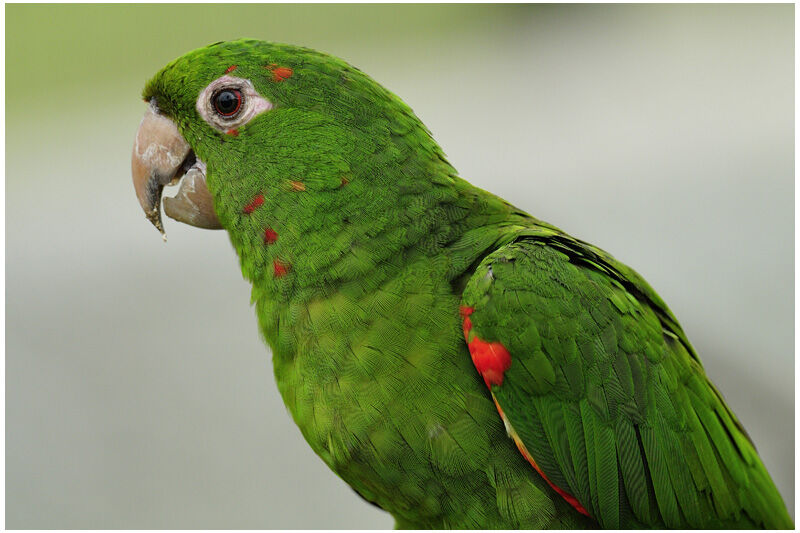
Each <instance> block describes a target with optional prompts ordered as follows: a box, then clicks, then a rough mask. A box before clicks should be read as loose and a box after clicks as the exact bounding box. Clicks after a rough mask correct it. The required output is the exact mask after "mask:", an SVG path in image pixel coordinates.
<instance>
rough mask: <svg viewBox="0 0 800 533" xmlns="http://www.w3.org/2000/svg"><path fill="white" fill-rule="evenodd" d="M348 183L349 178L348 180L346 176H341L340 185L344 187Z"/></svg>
mask: <svg viewBox="0 0 800 533" xmlns="http://www.w3.org/2000/svg"><path fill="white" fill-rule="evenodd" d="M348 183H350V180H348V179H347V178H346V177H344V176H342V187H344V186H345V185H347V184H348Z"/></svg>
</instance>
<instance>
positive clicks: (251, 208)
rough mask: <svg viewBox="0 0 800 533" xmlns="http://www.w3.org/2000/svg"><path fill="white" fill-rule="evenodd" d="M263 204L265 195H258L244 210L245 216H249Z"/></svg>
mask: <svg viewBox="0 0 800 533" xmlns="http://www.w3.org/2000/svg"><path fill="white" fill-rule="evenodd" d="M263 204H264V195H263V194H258V195H256V197H255V198H253V200H252V201H251V202H250V203H249V204H247V205H246V206H244V209H243V211H244V214H245V215H249V214H250V213H252V212H253V211H255V210H256V209H258V208H259V207H261V206H262V205H263Z"/></svg>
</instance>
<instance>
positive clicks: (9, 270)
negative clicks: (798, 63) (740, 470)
mask: <svg viewBox="0 0 800 533" xmlns="http://www.w3.org/2000/svg"><path fill="white" fill-rule="evenodd" d="M5 10H6V11H5V12H6V526H7V527H8V528H12V529H16V528H65V529H70V528H82V529H83V528H86V529H93V528H181V529H183V528H187V529H188V528H389V527H392V526H393V520H392V519H391V518H390V517H389V515H387V514H385V513H383V512H382V511H380V510H378V509H376V508H375V507H372V506H370V505H368V504H366V503H364V502H363V501H362V500H361V499H360V498H359V497H357V496H356V495H355V493H353V492H352V491H351V490H350V489H349V488H348V487H347V486H346V485H345V484H344V482H342V481H341V480H340V479H339V478H337V477H336V476H335V475H334V474H333V473H331V472H330V471H329V470H328V469H327V467H326V466H325V465H324V464H323V463H322V461H321V460H320V459H318V458H317V457H316V456H315V455H314V454H313V453H312V452H311V450H310V449H309V447H308V446H307V445H306V443H305V442H304V441H303V439H302V437H301V435H300V432H299V430H298V429H297V428H296V427H295V426H294V424H293V422H292V420H291V419H290V417H289V415H288V414H287V412H286V410H285V408H284V406H283V404H282V402H281V400H280V398H279V396H278V392H277V389H276V386H275V384H274V378H273V375H272V368H271V362H270V354H269V352H268V350H267V349H266V348H265V347H264V345H263V344H262V343H261V340H260V338H259V333H258V331H257V327H256V320H255V315H254V312H253V310H252V309H250V308H249V307H248V302H249V293H250V287H249V285H248V284H247V283H246V282H245V281H244V280H243V279H242V277H241V273H240V271H239V267H238V261H237V259H236V257H235V254H234V252H233V249H232V248H231V246H230V244H229V243H228V239H227V236H226V235H225V234H224V233H222V232H210V231H203V230H198V229H195V228H191V227H188V226H184V225H181V224H178V223H176V222H174V221H172V220H171V219H167V221H166V230H167V234H168V235H169V242H168V243H167V244H164V243H163V242H161V239H160V237H159V236H158V234H157V232H156V231H155V230H154V229H153V228H152V227H151V226H150V224H149V223H148V222H147V221H146V220H145V218H144V215H143V214H142V212H141V209H140V207H139V205H138V203H137V201H136V198H135V196H134V192H133V187H132V185H131V180H130V153H131V147H132V144H133V137H134V133H135V131H136V128H137V127H138V124H139V120H140V117H141V115H142V114H143V112H144V110H145V104H144V103H143V102H142V101H141V99H140V96H139V95H140V91H141V88H142V86H143V84H144V82H145V81H146V80H147V79H148V78H149V77H150V76H152V75H153V74H154V73H155V72H156V71H157V70H158V69H160V68H161V67H162V66H163V65H165V64H166V63H167V62H168V61H170V60H172V59H173V58H175V57H177V56H179V55H182V54H184V53H185V52H187V51H189V50H192V49H194V48H197V47H200V46H204V45H206V44H208V43H211V42H214V41H218V40H227V39H234V38H238V37H252V38H259V39H265V40H274V41H283V42H289V43H293V44H299V45H304V46H309V47H312V48H317V49H320V50H324V51H326V52H329V53H332V54H334V55H338V56H340V57H342V58H344V59H346V60H347V61H349V62H350V63H352V64H353V65H355V66H357V67H359V68H360V69H362V70H364V71H365V72H367V73H369V74H370V75H371V76H373V77H374V78H375V79H376V80H378V81H379V82H380V83H382V84H384V85H385V86H386V87H388V88H389V89H390V90H392V91H393V92H395V93H396V94H398V95H399V96H400V97H401V98H403V99H404V100H405V101H406V102H407V103H408V104H409V105H410V106H411V107H412V108H413V109H414V110H415V111H416V113H417V115H418V116H419V117H420V118H421V119H422V120H423V122H425V123H426V124H427V126H428V127H429V128H430V129H431V130H432V131H433V134H434V137H435V138H436V139H437V140H438V141H439V143H440V144H441V145H442V147H443V148H444V150H445V152H446V153H447V154H448V156H449V159H450V161H451V162H452V163H453V165H454V166H455V167H456V168H458V169H459V171H460V173H461V175H462V176H463V177H465V178H466V179H468V180H470V181H471V182H472V183H474V184H476V185H478V186H480V187H482V188H485V189H488V190H490V191H492V192H494V193H496V194H498V195H500V196H502V197H505V198H506V199H508V200H511V201H512V202H513V203H515V204H516V205H518V206H519V207H521V208H524V209H525V210H527V211H529V212H531V213H533V214H535V215H536V216H538V217H539V218H542V219H544V220H547V221H549V222H552V223H554V224H556V225H558V226H560V227H562V228H563V229H565V230H566V231H568V232H570V233H572V234H573V235H575V236H578V237H580V238H582V239H584V240H587V241H590V242H592V243H594V244H596V245H598V246H601V247H603V248H605V249H606V250H608V251H610V252H611V253H613V254H614V255H615V256H617V257H618V258H620V259H621V260H623V261H625V262H626V263H628V264H629V265H631V266H633V267H634V268H636V269H637V270H638V271H639V272H640V273H641V274H643V275H644V276H645V278H647V279H648V280H649V281H650V283H651V284H652V285H653V286H654V287H655V288H656V289H657V290H658V291H659V293H660V294H661V296H662V297H663V298H664V299H665V300H666V301H667V302H668V303H669V305H670V306H671V307H672V310H673V311H674V312H675V314H676V315H677V316H678V317H679V319H680V320H681V322H682V324H683V326H684V328H685V329H686V331H687V332H688V334H689V337H690V338H691V339H692V341H693V343H694V344H695V347H696V348H697V349H698V351H699V353H700V355H701V357H702V359H703V361H704V364H705V368H706V370H707V372H708V374H709V375H710V376H711V378H712V379H713V381H714V382H715V383H716V384H717V385H718V387H719V388H720V389H721V391H722V392H723V394H724V395H725V397H726V398H727V400H728V402H729V404H730V405H731V407H732V408H733V410H734V411H735V412H736V413H737V414H738V415H739V418H740V419H741V421H742V422H743V424H744V425H745V427H747V429H748V431H749V433H750V435H751V436H752V438H753V440H754V441H755V444H756V445H757V447H758V450H759V452H760V454H761V457H762V458H763V460H764V462H765V463H766V465H767V467H768V469H769V471H770V472H771V473H772V476H773V478H774V479H775V482H776V483H777V485H778V487H779V489H780V490H781V492H782V494H783V496H784V499H785V500H786V503H787V505H788V506H789V509H790V512H791V513H792V515H794V495H795V493H794V471H795V469H794V434H795V432H794V357H793V354H794V344H793V338H794V337H793V324H794V296H793V295H794V232H793V228H794V216H793V215H794V211H793V207H794V170H793V169H794V56H793V50H794V34H793V31H794V27H793V21H794V6H793V5H789V4H784V5H767V4H762V5H644V6H628V5H613V6H603V5H589V6H585V5H568V6H560V5H544V6H528V5H513V6H499V5H498V6H485V5H467V6H461V5H422V6H420V5H380V6H374V5H357V6H353V5H202V6H193V5H142V6H136V5H113V6H105V5H13V4H12V5H7V6H6V8H5Z"/></svg>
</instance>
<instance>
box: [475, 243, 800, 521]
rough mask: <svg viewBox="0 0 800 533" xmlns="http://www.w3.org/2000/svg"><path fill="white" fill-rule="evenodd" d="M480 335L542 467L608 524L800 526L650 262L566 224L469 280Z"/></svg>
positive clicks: (514, 424) (505, 400) (515, 421)
mask: <svg viewBox="0 0 800 533" xmlns="http://www.w3.org/2000/svg"><path fill="white" fill-rule="evenodd" d="M463 305H464V306H465V307H469V308H472V313H471V315H470V317H469V318H470V320H471V328H472V329H471V330H470V331H471V334H472V335H473V336H478V337H479V338H480V339H482V340H484V341H486V342H500V343H502V344H503V346H504V347H505V348H506V349H507V350H508V352H509V353H510V355H511V359H512V362H511V366H510V367H509V368H508V370H507V371H506V372H505V374H504V380H503V382H502V384H501V385H492V393H493V395H494V397H495V399H496V401H497V402H498V404H499V406H500V407H501V408H502V410H503V413H504V416H505V418H506V420H507V423H508V424H510V427H511V430H510V431H511V432H516V434H517V435H518V438H519V440H521V442H522V443H523V444H524V447H525V448H526V449H527V451H528V452H529V454H530V455H531V456H532V457H533V459H534V460H535V462H536V463H537V465H538V467H539V468H540V469H541V471H542V472H543V473H544V474H545V475H546V476H547V478H548V479H549V480H550V481H551V482H552V483H553V484H555V485H556V486H558V487H559V488H561V489H562V490H564V491H565V492H567V493H569V494H571V495H573V496H574V497H575V498H576V499H577V500H578V501H579V502H580V504H581V505H582V506H583V507H584V508H585V509H586V510H587V512H588V513H589V514H590V515H591V516H592V517H594V518H595V519H596V520H597V521H598V522H599V523H600V524H601V525H602V526H604V527H608V528H618V527H648V526H650V527H671V528H687V527H691V528H728V527H746V528H753V527H767V528H791V527H793V526H792V521H791V518H790V517H789V515H788V513H787V511H786V508H785V505H784V503H783V501H782V499H781V497H780V495H779V494H778V492H777V490H776V488H775V486H774V484H773V482H772V480H771V479H770V477H769V474H768V473H767V471H766V470H765V468H764V466H763V464H762V463H761V461H760V459H759V458H758V455H757V454H756V451H755V449H754V447H753V445H752V444H751V442H750V441H749V438H748V437H747V435H746V433H745V431H744V429H743V428H742V427H741V425H740V424H739V422H738V420H737V419H736V417H735V415H734V414H733V413H732V412H731V411H730V409H729V408H728V407H727V406H726V405H725V402H724V400H723V398H722V396H721V395H720V394H719V392H717V390H716V389H715V388H714V386H713V384H712V383H711V382H710V381H709V380H708V378H707V377H706V375H705V372H704V371H703V368H702V365H701V364H700V361H699V359H698V357H697V355H696V353H695V352H694V349H693V348H692V346H691V344H690V343H689V341H688V339H687V338H686V335H685V334H684V332H683V330H682V329H681V327H680V325H679V324H678V322H677V320H676V319H675V317H674V316H673V315H672V313H671V312H670V311H669V309H668V308H667V306H666V305H665V304H664V302H663V301H662V300H661V298H659V296H658V295H657V294H656V293H655V291H653V289H652V288H650V286H649V285H648V284H647V283H646V282H645V281H644V280H643V279H642V278H641V277H640V276H639V275H638V274H636V272H634V271H633V270H631V269H630V268H628V267H626V266H625V265H623V264H621V263H619V262H618V261H616V260H615V259H614V258H613V257H611V256H610V255H608V254H606V253H605V252H603V251H602V250H600V249H598V248H595V247H593V246H591V245H589V244H587V243H584V242H581V241H578V240H576V239H573V238H571V237H569V236H567V235H565V234H563V233H560V232H558V230H555V229H553V228H546V227H543V228H536V227H534V228H530V229H525V230H522V231H521V232H520V233H519V235H518V236H517V237H516V239H515V240H514V241H513V242H510V243H509V244H506V245H505V246H503V247H501V248H500V249H498V250H497V251H496V252H494V253H492V254H491V255H489V256H487V257H486V258H484V260H483V261H482V262H481V263H480V265H479V267H478V268H477V270H476V272H475V274H474V276H473V277H472V278H471V279H470V281H469V282H468V284H467V286H466V289H465V291H464V296H463Z"/></svg>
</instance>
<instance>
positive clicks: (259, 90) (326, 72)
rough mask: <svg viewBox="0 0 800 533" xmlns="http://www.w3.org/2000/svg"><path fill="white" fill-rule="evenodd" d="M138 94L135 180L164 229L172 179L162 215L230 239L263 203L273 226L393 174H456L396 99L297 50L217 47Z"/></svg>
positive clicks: (360, 193)
mask: <svg viewBox="0 0 800 533" xmlns="http://www.w3.org/2000/svg"><path fill="white" fill-rule="evenodd" d="M143 97H144V99H145V101H146V102H147V103H148V104H149V108H148V110H147V111H146V113H145V117H144V119H143V120H142V123H141V126H140V128H139V131H138V133H137V136H136V142H135V145H134V150H133V158H132V170H133V180H134V185H135V188H136V192H137V196H138V198H139V202H140V203H141V205H142V207H143V209H144V210H145V213H146V214H147V217H148V218H149V219H150V221H151V222H152V223H153V224H154V225H155V226H156V227H157V228H158V229H159V230H160V231H162V233H163V228H162V226H161V213H160V200H161V193H162V189H163V187H164V186H166V185H170V184H176V183H177V182H178V181H179V179H181V178H183V183H182V184H181V188H180V190H179V192H178V194H177V196H176V197H175V198H165V201H164V209H165V211H166V213H167V215H169V216H170V217H172V218H175V219H177V220H179V221H182V222H186V223H188V224H192V225H195V226H199V227H205V228H223V227H224V228H225V229H228V230H229V231H230V232H231V234H232V236H233V237H234V238H235V235H233V234H234V233H235V232H242V231H246V230H248V229H249V228H248V227H247V226H248V223H247V219H248V217H247V215H249V214H251V213H252V210H254V209H256V208H259V207H261V205H262V204H264V202H265V199H266V200H267V203H269V201H271V200H275V201H274V202H273V203H272V204H271V205H270V206H269V207H270V209H271V210H272V216H273V219H276V220H278V219H284V220H285V219H286V218H287V217H290V218H291V217H295V218H296V217H298V216H306V217H310V216H314V212H317V211H320V210H325V211H326V212H327V211H330V208H331V207H332V206H333V205H334V204H335V205H340V204H341V205H347V204H351V203H352V202H353V201H354V200H358V199H359V198H360V199H361V200H365V197H364V192H365V191H366V190H368V189H370V188H374V187H384V188H385V189H386V190H387V191H389V190H391V189H392V187H393V186H395V185H396V183H397V177H398V176H397V174H396V171H398V170H399V171H400V172H402V173H403V174H404V175H405V176H406V177H408V176H412V175H419V176H423V175H425V174H426V173H427V170H429V168H428V167H429V166H430V165H434V166H437V167H441V166H442V165H444V166H445V167H446V169H447V172H448V173H454V171H452V168H451V167H449V165H448V164H447V163H446V161H444V158H443V155H442V153H441V150H440V149H439V147H438V146H437V145H436V143H435V142H434V141H433V140H432V139H431V137H430V134H429V132H428V131H427V130H426V129H425V127H424V126H423V125H422V123H421V122H420V121H419V120H418V119H417V118H416V117H415V116H414V114H413V113H412V111H411V110H410V109H409V108H408V106H406V105H405V104H404V103H403V102H402V101H400V99H398V98H397V97H396V96H394V95H393V94H392V93H390V92H389V91H387V90H386V89H384V88H383V87H381V86H380V85H379V84H378V83H376V82H375V81H373V80H372V79H371V78H369V77H368V76H367V75H365V74H364V73H362V72H361V71H359V70H358V69H356V68H354V67H352V66H350V65H348V64H347V63H345V62H344V61H342V60H340V59H337V58H335V57H332V56H329V55H327V54H323V53H320V52H316V51H314V50H310V49H307V48H301V47H297V46H290V45H284V44H277V43H268V42H263V41H255V40H239V41H233V42H220V43H215V44H212V45H210V46H208V47H206V48H201V49H198V50H195V51H193V52H190V53H188V54H186V55H184V56H182V57H180V58H178V59H176V60H175V61H173V62H172V63H170V64H168V65H167V66H166V67H164V68H163V69H162V70H161V71H160V72H159V73H158V74H156V76H155V77H154V78H153V79H152V80H150V82H148V83H147V85H146V87H145V89H144V93H143ZM345 189H347V191H346V192H339V191H344V190H345ZM287 191H294V192H306V193H309V194H304V195H297V194H296V195H294V196H291V195H288V196H287V195H285V194H284V193H286V192H287ZM388 194H389V195H391V193H388ZM334 195H339V199H338V200H336V201H334V200H335V199H334ZM345 196H348V197H349V198H348V200H347V201H344V202H343V201H342V199H343V198H344V197H345ZM278 197H280V198H281V201H280V202H277V200H276V199H277V198H278ZM332 201H333V204H331V202H332ZM361 207H362V208H366V207H367V205H366V204H362V205H361ZM344 211H346V209H345V210H344ZM342 216H343V217H345V216H346V213H344V212H343V214H342Z"/></svg>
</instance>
